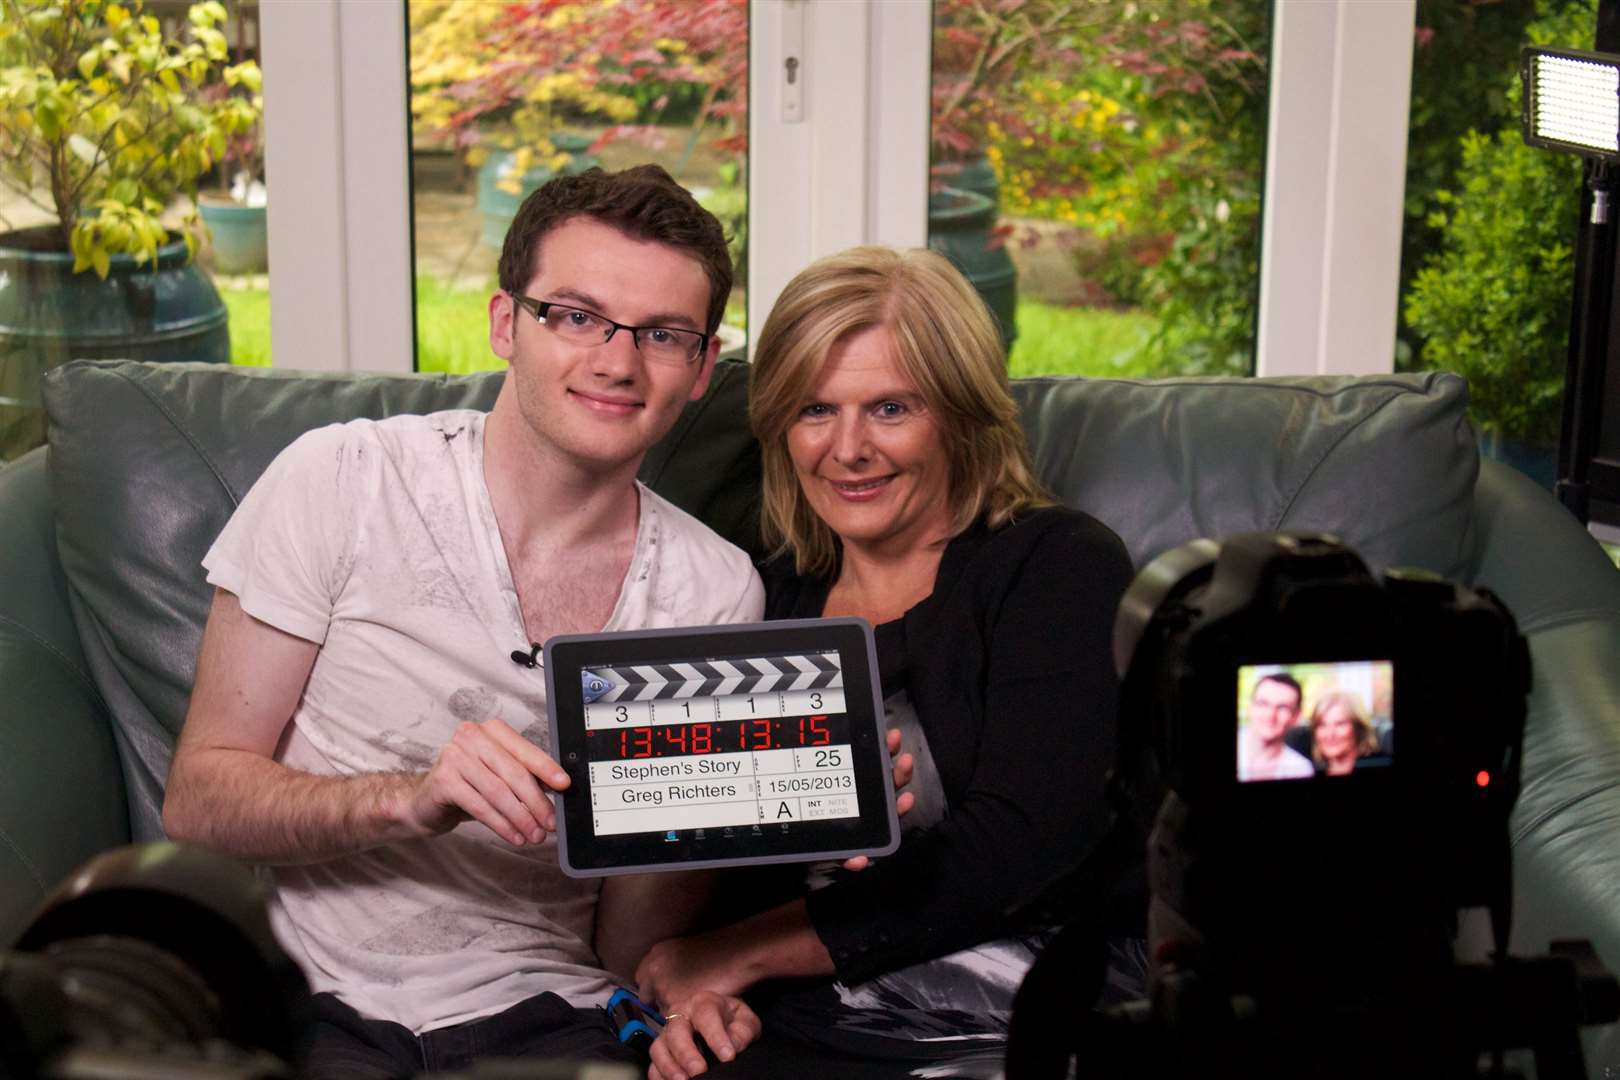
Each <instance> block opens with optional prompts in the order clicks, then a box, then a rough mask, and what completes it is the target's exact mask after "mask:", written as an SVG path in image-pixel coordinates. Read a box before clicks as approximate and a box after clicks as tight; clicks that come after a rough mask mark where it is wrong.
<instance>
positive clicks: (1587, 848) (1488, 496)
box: [1474, 462, 1620, 1076]
mask: <svg viewBox="0 0 1620 1080" xmlns="http://www.w3.org/2000/svg"><path fill="white" fill-rule="evenodd" d="M1475 525H1476V530H1477V533H1476V535H1477V539H1478V545H1479V546H1478V548H1477V556H1478V557H1477V560H1476V568H1477V572H1476V575H1475V582H1474V583H1475V584H1477V585H1483V586H1485V587H1487V588H1490V589H1491V590H1492V591H1494V592H1496V594H1497V595H1498V596H1500V597H1501V598H1502V599H1503V600H1504V601H1505V602H1506V603H1507V605H1508V608H1509V610H1511V611H1512V612H1513V613H1514V616H1515V617H1516V618H1517V619H1518V623H1519V629H1520V630H1521V631H1522V632H1523V633H1524V635H1525V637H1526V638H1527V639H1528V640H1529V642H1530V659H1531V665H1532V684H1533V685H1532V689H1531V693H1530V702H1529V714H1528V716H1527V717H1526V721H1525V736H1524V779H1523V786H1522V789H1521V791H1520V795H1519V802H1518V805H1517V806H1516V807H1515V808H1514V813H1513V819H1512V837H1513V861H1514V866H1513V878H1514V894H1515V896H1514V926H1513V947H1514V951H1515V952H1516V953H1535V952H1540V951H1543V950H1544V949H1545V948H1546V946H1547V943H1548V942H1549V941H1551V940H1554V939H1558V938H1586V939H1588V940H1590V941H1591V942H1592V944H1593V945H1594V946H1595V947H1596V948H1597V951H1598V954H1599V955H1600V956H1601V957H1602V958H1603V960H1604V963H1605V964H1606V965H1607V966H1608V968H1609V969H1610V970H1611V971H1615V972H1620V905H1616V903H1615V897H1616V896H1617V895H1620V841H1617V838H1620V571H1617V570H1616V569H1615V567H1614V565H1613V563H1612V562H1610V561H1609V558H1608V556H1606V555H1605V554H1604V553H1603V550H1602V548H1600V547H1599V546H1598V544H1597V543H1596V541H1594V540H1593V539H1592V538H1591V536H1589V535H1588V534H1587V533H1586V531H1585V530H1584V529H1582V528H1581V527H1580V524H1579V523H1578V522H1577V521H1576V520H1575V519H1574V518H1573V517H1572V516H1571V515H1570V514H1569V513H1568V511H1566V510H1565V509H1564V508H1563V507H1562V506H1560V505H1559V504H1558V502H1557V501H1556V500H1555V499H1554V498H1553V497H1552V496H1551V495H1549V494H1548V493H1547V492H1546V491H1544V490H1542V489H1541V488H1539V487H1537V486H1536V485H1535V484H1533V483H1532V482H1530V481H1529V480H1527V479H1525V478H1524V477H1523V476H1521V475H1520V474H1519V473H1517V472H1515V471H1513V470H1511V469H1508V468H1506V467H1504V466H1501V465H1498V464H1496V463H1494V462H1485V463H1484V467H1483V468H1482V470H1481V473H1480V479H1479V485H1478V488H1477V490H1476V493H1475ZM1616 1064H1620V1031H1617V1030H1616V1028H1615V1026H1614V1025H1610V1026H1609V1027H1607V1028H1603V1029H1599V1030H1598V1031H1594V1032H1590V1033H1589V1034H1588V1039H1587V1066H1588V1072H1589V1073H1590V1074H1591V1075H1595V1076H1602V1075H1605V1072H1604V1067H1606V1066H1613V1065H1616Z"/></svg>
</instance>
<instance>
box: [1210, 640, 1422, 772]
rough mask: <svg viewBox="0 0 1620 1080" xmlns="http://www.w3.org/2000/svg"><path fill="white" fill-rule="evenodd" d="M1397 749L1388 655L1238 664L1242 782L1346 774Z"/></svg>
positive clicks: (1375, 764)
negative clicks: (1364, 658)
mask: <svg viewBox="0 0 1620 1080" xmlns="http://www.w3.org/2000/svg"><path fill="white" fill-rule="evenodd" d="M1394 753H1395V665H1394V663H1392V662H1391V661H1388V660H1350V661H1340V662H1336V663H1309V664H1253V665H1246V666H1243V667H1240V668H1238V677H1237V778H1238V781H1239V782H1240V783H1252V782H1255V781H1264V780H1307V779H1311V778H1314V777H1318V776H1323V777H1338V776H1349V775H1351V774H1353V773H1356V772H1358V771H1361V770H1364V769H1376V768H1381V767H1386V766H1388V765H1389V764H1390V763H1391V761H1393V760H1394Z"/></svg>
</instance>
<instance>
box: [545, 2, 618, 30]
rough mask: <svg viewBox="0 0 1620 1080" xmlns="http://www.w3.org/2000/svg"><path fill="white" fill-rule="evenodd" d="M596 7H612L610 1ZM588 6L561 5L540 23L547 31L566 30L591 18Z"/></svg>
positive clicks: (589, 6)
mask: <svg viewBox="0 0 1620 1080" xmlns="http://www.w3.org/2000/svg"><path fill="white" fill-rule="evenodd" d="M598 6H600V7H612V6H613V3H612V0H603V2H602V3H600V4H599V5H598ZM591 14H592V13H591V5H590V4H561V5H559V6H558V7H557V8H556V9H554V10H553V11H552V12H551V13H550V14H549V15H547V16H546V17H545V18H544V19H543V20H542V21H541V23H540V25H541V26H542V27H544V28H545V29H547V30H566V29H568V28H569V27H570V26H576V25H578V24H579V23H582V22H585V21H586V20H587V19H589V18H590V17H591Z"/></svg>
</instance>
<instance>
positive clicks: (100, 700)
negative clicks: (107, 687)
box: [0, 615, 112, 714]
mask: <svg viewBox="0 0 1620 1080" xmlns="http://www.w3.org/2000/svg"><path fill="white" fill-rule="evenodd" d="M0 625H5V626H9V627H12V628H13V629H16V630H18V631H20V632H21V633H22V634H24V635H25V636H26V637H27V638H28V639H29V640H30V641H32V642H33V643H34V644H35V645H37V646H39V647H40V648H41V649H43V650H45V652H46V653H48V654H49V655H50V656H51V657H53V658H54V659H55V660H56V662H57V663H58V664H60V665H61V667H62V669H63V670H64V671H66V672H67V673H68V674H69V675H70V676H72V678H73V680H74V681H75V682H77V683H78V684H79V685H80V687H81V688H83V689H85V690H88V691H89V692H90V693H91V694H92V695H93V696H94V697H95V700H96V704H97V705H100V706H101V708H102V711H104V712H107V713H109V714H110V713H111V711H112V710H111V709H110V708H109V707H108V705H107V699H106V698H104V697H102V696H101V688H100V687H98V686H97V685H96V684H95V680H94V679H92V678H90V676H89V675H87V674H86V673H85V672H84V671H82V670H81V669H80V668H79V666H78V665H77V664H75V663H74V662H73V660H72V659H71V658H70V657H69V656H68V655H67V653H65V652H63V651H62V650H61V649H60V648H58V647H57V646H56V644H55V643H54V642H52V641H50V640H49V639H48V638H46V637H44V636H43V635H41V634H40V633H39V632H38V631H37V630H34V629H33V628H32V627H29V626H25V625H24V624H22V623H20V622H18V621H17V620H16V619H13V618H12V617H11V616H9V615H0Z"/></svg>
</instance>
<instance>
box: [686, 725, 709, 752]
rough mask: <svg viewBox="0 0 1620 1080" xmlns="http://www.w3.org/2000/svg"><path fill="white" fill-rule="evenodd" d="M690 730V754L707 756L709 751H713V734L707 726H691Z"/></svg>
mask: <svg viewBox="0 0 1620 1080" xmlns="http://www.w3.org/2000/svg"><path fill="white" fill-rule="evenodd" d="M691 730H692V753H694V754H707V753H708V752H709V751H710V750H712V749H714V745H713V743H712V741H711V739H712V736H713V732H712V731H711V729H710V727H709V725H708V724H693V725H692V728H691Z"/></svg>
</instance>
